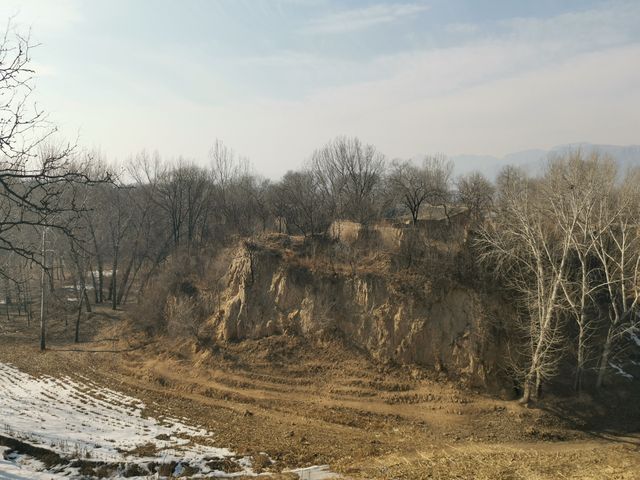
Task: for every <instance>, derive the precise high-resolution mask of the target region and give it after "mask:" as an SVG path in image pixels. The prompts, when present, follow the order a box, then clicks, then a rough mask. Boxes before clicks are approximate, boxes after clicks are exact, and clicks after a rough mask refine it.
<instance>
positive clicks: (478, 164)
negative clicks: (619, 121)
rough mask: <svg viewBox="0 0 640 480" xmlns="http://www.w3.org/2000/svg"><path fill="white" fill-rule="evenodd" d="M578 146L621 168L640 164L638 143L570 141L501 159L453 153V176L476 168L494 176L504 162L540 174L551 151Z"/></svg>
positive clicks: (557, 151)
mask: <svg viewBox="0 0 640 480" xmlns="http://www.w3.org/2000/svg"><path fill="white" fill-rule="evenodd" d="M577 149H581V150H582V151H583V152H585V153H590V152H592V151H594V150H597V151H599V152H600V153H602V154H604V155H610V156H611V157H612V158H613V159H615V160H616V162H618V165H619V166H620V168H621V169H622V170H624V169H627V168H630V167H634V166H639V167H640V145H627V146H621V145H604V144H591V143H586V142H585V143H570V144H565V145H558V146H555V147H553V148H552V149H550V150H542V149H531V150H523V151H521V152H515V153H510V154H508V155H505V156H504V157H502V158H499V157H494V156H490V155H455V156H453V157H451V159H452V160H453V162H454V165H455V168H454V173H455V175H460V174H464V173H468V172H472V171H475V170H478V171H480V172H482V173H484V174H485V175H486V176H487V177H489V178H492V179H493V178H495V177H496V176H497V175H498V172H500V169H502V167H504V166H505V165H515V166H518V167H521V168H523V169H525V170H526V171H528V172H529V173H532V174H536V173H539V172H540V171H541V170H542V168H543V167H544V162H545V161H546V160H547V159H548V158H549V157H550V156H551V155H553V154H563V153H566V152H569V151H572V150H577Z"/></svg>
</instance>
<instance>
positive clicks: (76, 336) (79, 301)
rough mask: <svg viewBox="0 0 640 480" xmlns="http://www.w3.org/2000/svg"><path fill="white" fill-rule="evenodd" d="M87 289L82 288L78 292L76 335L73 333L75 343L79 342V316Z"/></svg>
mask: <svg viewBox="0 0 640 480" xmlns="http://www.w3.org/2000/svg"><path fill="white" fill-rule="evenodd" d="M86 294H87V291H86V289H84V288H83V289H82V292H80V296H79V297H80V298H79V299H78V316H77V317H76V335H75V340H74V341H75V343H80V317H81V316H82V301H83V300H84V297H85V296H86Z"/></svg>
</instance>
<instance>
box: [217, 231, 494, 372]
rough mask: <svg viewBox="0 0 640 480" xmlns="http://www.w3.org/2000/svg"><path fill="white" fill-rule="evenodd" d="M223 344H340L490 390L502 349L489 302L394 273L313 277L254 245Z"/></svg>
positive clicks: (247, 252)
mask: <svg viewBox="0 0 640 480" xmlns="http://www.w3.org/2000/svg"><path fill="white" fill-rule="evenodd" d="M221 305H222V308H221V310H220V311H219V312H218V313H217V314H216V315H215V316H214V317H213V318H212V319H211V322H212V324H213V327H214V330H215V334H216V336H217V337H218V339H221V340H226V341H239V340H243V339H257V338H262V337H265V336H270V335H278V334H295V335H303V336H310V335H317V334H337V335H339V336H341V337H342V338H344V339H345V340H346V341H347V342H349V343H350V344H352V345H353V346H355V347H357V348H360V349H364V350H366V351H367V352H368V353H369V354H370V355H372V356H373V357H374V358H376V359H378V360H381V361H388V360H392V361H395V362H398V363H415V364H420V365H425V366H431V367H435V368H437V369H442V370H445V371H447V372H449V373H454V374H464V375H466V376H467V377H468V378H470V379H473V380H474V381H480V382H482V383H486V381H487V379H488V378H489V377H490V376H491V372H492V371H494V370H495V369H496V364H497V361H498V358H499V357H500V348H499V346H498V345H497V343H498V342H497V336H496V335H495V332H493V333H492V332H491V330H492V328H490V327H489V325H491V324H492V322H491V318H493V317H495V315H494V314H493V312H492V311H491V308H490V307H489V305H490V302H488V301H487V299H486V298H484V297H483V296H482V295H480V294H479V293H477V292H475V291H473V290H471V289H469V288H468V287H462V286H460V285H458V284H456V283H455V282H448V283H447V285H446V287H442V286H440V287H438V288H435V287H434V286H433V284H432V283H431V282H428V281H424V277H415V276H411V275H409V274H407V273H404V272H395V273H392V272H390V271H389V270H387V269H385V268H384V267H380V268H379V269H378V270H377V271H375V269H365V270H361V271H359V270H358V269H353V270H351V271H344V270H340V271H338V270H336V269H326V268H324V269H323V268H313V266H310V265H309V264H308V263H304V262H299V261H297V259H296V257H295V256H291V255H287V254H286V252H283V251H282V250H280V249H277V248H269V247H267V246H265V245H259V244H247V243H245V244H244V245H242V246H241V247H239V248H238V249H236V250H235V252H234V253H233V255H232V260H231V263H230V268H229V272H228V274H227V278H226V288H225V290H224V292H223V294H222V302H221Z"/></svg>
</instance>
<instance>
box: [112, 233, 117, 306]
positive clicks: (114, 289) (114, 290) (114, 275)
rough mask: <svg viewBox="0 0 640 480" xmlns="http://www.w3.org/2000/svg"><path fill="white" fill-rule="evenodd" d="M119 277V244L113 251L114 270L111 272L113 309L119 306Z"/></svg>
mask: <svg viewBox="0 0 640 480" xmlns="http://www.w3.org/2000/svg"><path fill="white" fill-rule="evenodd" d="M117 278H118V246H116V247H115V248H114V252H113V270H112V272H111V286H112V291H111V309H112V310H117V308H118V298H117V297H118V285H117V283H116V282H117Z"/></svg>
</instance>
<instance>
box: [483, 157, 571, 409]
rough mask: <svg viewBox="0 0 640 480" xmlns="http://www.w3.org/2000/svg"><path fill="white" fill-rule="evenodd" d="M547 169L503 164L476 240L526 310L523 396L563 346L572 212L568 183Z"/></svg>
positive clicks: (535, 389)
mask: <svg viewBox="0 0 640 480" xmlns="http://www.w3.org/2000/svg"><path fill="white" fill-rule="evenodd" d="M553 173H554V172H553V171H548V172H547V174H546V175H545V177H544V178H542V179H540V180H532V179H529V178H527V177H526V176H525V175H524V173H522V172H521V171H519V170H517V169H513V168H508V169H505V170H504V171H503V172H502V173H501V175H500V177H499V178H498V194H499V196H498V207H497V214H496V218H495V219H494V221H493V222H492V223H491V224H490V225H488V226H487V227H486V228H484V229H482V231H481V233H480V236H479V238H478V240H477V242H478V244H479V245H480V246H481V247H483V255H482V258H483V260H484V261H488V262H489V263H490V264H491V265H493V266H494V267H495V268H496V271H497V272H498V273H499V274H500V275H501V277H502V278H503V279H504V281H505V282H506V283H507V284H508V285H509V286H510V287H511V288H512V289H513V290H514V292H516V294H517V296H518V298H519V299H520V301H521V304H522V306H523V309H524V311H525V312H526V313H525V321H526V323H525V325H526V330H525V333H526V337H525V338H526V344H525V349H524V351H523V356H524V358H525V365H524V368H523V372H522V374H523V382H524V391H523V397H522V401H523V402H528V401H529V400H531V399H535V398H537V397H538V396H539V394H540V389H541V386H542V383H543V382H544V381H545V380H548V379H550V378H552V377H553V376H554V375H555V373H556V372H557V367H558V364H559V361H560V359H561V353H562V351H563V350H564V349H565V348H566V339H565V338H564V334H563V330H562V312H563V310H564V309H565V308H566V304H565V302H564V295H563V290H562V285H563V281H564V280H565V278H566V276H567V272H568V269H569V258H570V253H571V245H572V242H571V241H572V238H573V236H574V232H575V229H576V223H577V212H572V211H570V210H568V209H567V208H566V207H567V202H566V201H565V198H564V197H565V195H567V192H568V191H570V185H569V184H567V182H566V180H565V179H563V178H562V177H558V176H556V175H554V174H553ZM560 219H562V222H560Z"/></svg>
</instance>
